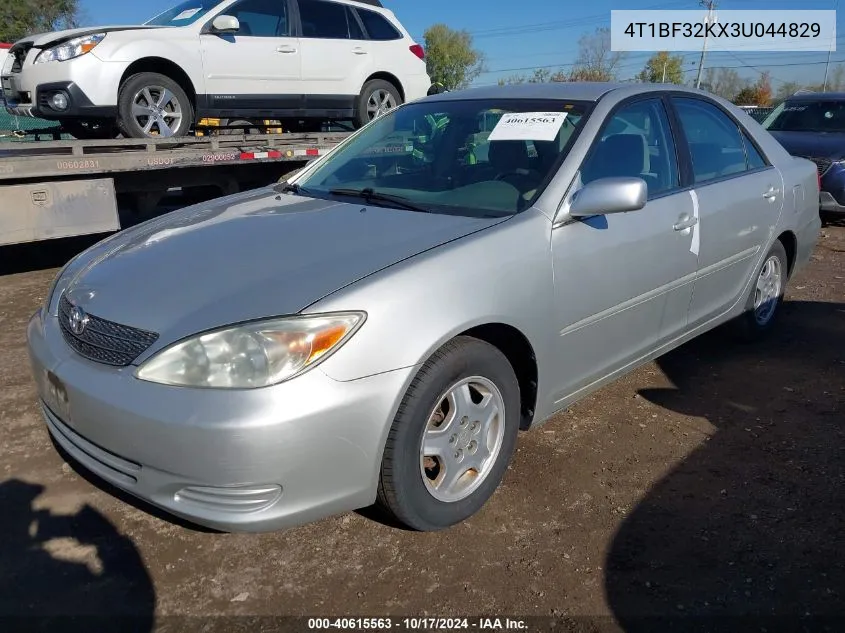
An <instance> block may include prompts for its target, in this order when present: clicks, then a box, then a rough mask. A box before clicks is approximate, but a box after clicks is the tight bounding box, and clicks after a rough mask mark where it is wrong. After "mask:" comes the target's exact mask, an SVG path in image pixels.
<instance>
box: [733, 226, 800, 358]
mask: <svg viewBox="0 0 845 633" xmlns="http://www.w3.org/2000/svg"><path fill="white" fill-rule="evenodd" d="M788 276H789V260H788V259H787V256H786V249H785V248H784V246H783V244H782V243H781V241H780V240H777V241H775V243H774V244H772V247H771V249H769V252H768V253H767V254H766V257H765V258H764V259H763V263H762V264H761V265H760V267H759V268H758V269H757V270H756V271H755V275H754V281H753V282H752V285H751V291H750V292H749V293H748V299H747V300H746V302H745V309H744V311H743V313H742V314H741V315H740V316H739V317H737V319H736V320H735V322H734V333H735V334H736V336H737V337H738V338H739V339H740V340H741V341H744V342H755V341H758V340H760V339H762V338H763V337H765V336H766V335H768V333H769V332H770V331H771V330H772V329H773V328H774V327H775V324H776V322H777V318H778V316H779V315H780V306H781V304H782V303H783V295H784V292H785V290H786V283H787V280H788Z"/></svg>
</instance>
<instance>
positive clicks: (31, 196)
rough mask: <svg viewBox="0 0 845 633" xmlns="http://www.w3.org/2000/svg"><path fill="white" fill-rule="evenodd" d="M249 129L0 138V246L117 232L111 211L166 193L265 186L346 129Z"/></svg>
mask: <svg viewBox="0 0 845 633" xmlns="http://www.w3.org/2000/svg"><path fill="white" fill-rule="evenodd" d="M251 131H253V130H244V131H238V130H226V132H225V133H223V134H211V135H209V134H205V135H203V136H189V137H181V138H162V139H117V140H90V141H89V140H48V141H40V140H35V141H25V142H16V141H10V142H2V143H0V246H5V245H10V244H22V243H27V242H38V241H42V240H50V239H56V238H63V237H72V236H80V235H92V234H97V233H108V232H114V231H118V230H120V229H121V228H122V227H121V220H120V215H119V212H120V213H126V212H128V213H130V214H133V215H136V216H141V217H143V216H146V215H150V214H155V213H156V210H157V209H158V208H159V205H160V203H161V202H162V200H163V199H164V198H165V197H166V196H167V195H168V194H169V193H170V192H172V191H174V190H181V193H182V194H183V197H184V198H185V199H186V200H187V201H188V203H190V202H199V201H202V200H207V199H211V198H214V197H218V196H222V195H228V194H232V193H237V192H239V191H245V190H248V189H253V188H257V187H262V186H266V185H269V184H272V183H275V182H278V181H280V180H283V179H284V178H285V177H287V175H288V174H290V173H291V172H293V171H295V170H297V169H299V168H301V167H302V166H304V165H305V164H306V163H308V162H309V161H311V160H313V159H314V158H316V157H318V156H321V155H323V154H325V153H326V152H328V151H329V150H331V149H332V148H333V147H334V146H335V145H337V144H338V143H339V142H340V141H341V140H343V139H344V138H346V137H347V136H348V135H349V134H350V133H351V132H346V131H343V132H316V133H311V132H308V133H294V132H284V133H269V134H251V133H250V132H251ZM44 132H45V133H47V134H49V133H51V132H50V131H47V130H45V131H44ZM28 134H33V131H28Z"/></svg>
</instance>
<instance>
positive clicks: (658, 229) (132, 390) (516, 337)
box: [28, 84, 820, 531]
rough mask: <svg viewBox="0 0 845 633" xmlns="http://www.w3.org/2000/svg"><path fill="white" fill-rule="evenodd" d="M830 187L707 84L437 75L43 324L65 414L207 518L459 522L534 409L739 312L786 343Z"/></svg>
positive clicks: (55, 427)
mask: <svg viewBox="0 0 845 633" xmlns="http://www.w3.org/2000/svg"><path fill="white" fill-rule="evenodd" d="M818 200H819V189H818V177H817V173H816V168H815V165H813V164H812V163H811V162H809V161H807V160H804V159H800V158H793V157H792V156H790V155H789V154H788V153H787V152H786V151H785V150H784V149H783V148H782V147H781V146H780V145H779V144H778V143H777V142H776V141H775V140H774V139H773V137H772V136H770V135H769V133H768V132H766V131H765V130H763V129H762V128H761V127H760V126H759V125H758V124H757V123H755V122H754V121H753V120H751V118H750V117H748V116H746V115H745V114H744V113H742V112H741V111H739V110H738V109H737V108H735V107H734V106H733V105H731V104H730V103H728V102H726V101H723V100H721V99H719V98H716V97H713V96H711V95H708V94H706V93H703V92H699V91H695V90H692V89H686V88H681V87H677V86H672V87H671V88H668V87H667V86H665V85H643V84H620V85H614V84H546V85H527V86H514V87H507V88H491V89H485V88H480V89H474V90H469V91H463V92H454V93H446V94H441V95H435V96H431V97H428V98H425V99H422V100H418V101H415V102H412V103H408V104H405V105H403V106H402V107H399V108H396V109H395V110H393V111H391V112H389V113H387V114H385V115H384V116H382V117H380V118H378V119H376V120H375V121H373V122H372V123H371V124H369V125H367V126H366V127H364V128H362V129H361V130H359V131H357V132H356V133H355V134H354V135H352V136H350V137H349V138H348V139H347V140H346V141H344V142H343V143H342V144H340V145H339V146H337V147H336V148H335V149H334V150H332V151H331V152H330V153H329V154H327V155H326V156H324V157H321V158H319V159H317V160H315V161H314V162H313V163H310V164H309V165H308V166H306V167H305V168H304V169H303V170H302V171H301V172H300V173H299V174H297V175H296V176H294V177H292V178H291V179H290V180H289V181H288V182H286V183H284V184H281V185H277V186H275V187H273V188H264V189H259V190H255V191H250V192H246V193H242V194H237V195H234V196H229V197H225V198H221V199H218V200H215V201H212V202H209V203H205V204H201V205H198V206H195V207H190V208H187V209H184V210H182V211H178V212H175V213H171V214H169V215H166V216H163V217H161V218H158V219H155V220H152V221H150V222H147V223H145V224H142V225H140V226H138V227H135V228H132V229H128V230H125V231H123V232H121V233H118V234H116V235H114V236H112V237H110V238H108V239H106V240H104V241H102V242H100V243H99V244H97V245H95V246H94V247H92V248H91V249H89V250H87V251H86V252H84V253H82V254H81V255H79V256H78V257H76V258H75V259H73V260H72V261H70V262H69V263H68V264H67V266H65V268H64V269H63V270H62V271H61V273H60V274H59V275H58V277H57V278H56V280H55V282H54V284H53V286H52V287H51V288H50V292H49V294H48V296H47V299H46V301H45V303H44V306H43V307H42V308H41V309H40V310H39V311H38V312H37V313H36V314H35V315H34V316H33V317H32V320H31V322H30V324H29V327H28V341H29V351H30V355H31V360H32V367H33V371H34V375H35V379H36V382H37V386H38V393H39V397H40V403H41V406H42V408H43V413H44V419H45V421H46V425H47V429H48V430H49V432H50V433H51V434H52V436H53V437H54V438H55V441H56V442H57V443H58V444H59V445H60V446H61V447H62V448H63V449H64V450H65V451H66V453H68V454H69V455H70V456H71V457H73V458H74V459H75V460H77V461H78V462H80V463H81V464H82V465H83V466H84V467H86V468H88V469H89V470H91V471H93V472H94V473H96V474H98V475H99V476H101V477H102V478H103V479H105V480H107V481H109V482H111V483H112V484H114V485H116V486H118V487H120V488H122V489H124V490H126V491H128V492H130V493H132V494H133V495H136V496H137V497H140V498H142V499H145V500H147V501H149V502H151V503H153V504H155V505H157V506H159V507H161V508H164V509H166V510H167V511H169V512H171V513H172V514H175V515H179V516H181V517H184V518H187V519H189V520H191V521H193V522H195V523H198V524H203V525H206V526H210V527H212V528H217V529H222V530H227V531H266V530H275V529H280V528H285V527H289V526H293V525H297V524H301V523H304V522H308V521H312V520H316V519H319V518H321V517H325V516H328V515H332V514H337V513H341V512H346V511H350V510H353V509H357V508H362V507H365V506H370V505H372V504H378V505H379V506H381V507H382V508H383V509H384V510H386V511H387V512H389V513H390V514H392V515H393V516H394V517H395V518H396V519H398V520H400V521H401V522H403V523H405V524H406V525H408V526H410V527H412V528H415V529H418V530H437V529H442V528H446V527H447V526H450V525H453V524H455V523H457V522H460V521H462V520H464V519H466V518H467V517H470V516H471V515H473V514H474V513H476V512H477V511H478V510H479V509H480V508H481V507H482V506H483V505H484V504H485V503H486V501H487V500H488V499H489V498H490V497H491V495H492V494H493V492H494V491H495V489H496V488H497V486H498V485H499V483H500V481H501V479H502V476H503V474H504V473H505V471H506V469H507V466H508V462H509V460H510V458H511V456H512V454H513V451H514V446H515V444H516V441H517V436H518V434H519V431H520V430H529V429H534V428H536V427H538V426H539V425H540V424H542V423H543V422H544V421H546V420H548V419H549V418H550V417H551V416H553V415H554V414H555V413H556V412H558V411H561V410H562V409H564V408H565V407H567V406H569V405H570V404H572V403H573V402H575V401H577V400H578V399H580V398H582V397H584V396H585V395H587V394H589V393H590V392H593V391H594V390H596V389H598V388H599V387H601V386H602V385H604V384H606V383H608V382H609V381H611V380H614V379H616V378H618V377H620V376H622V375H624V374H625V373H627V372H629V371H631V370H632V369H634V368H636V367H637V366H639V365H642V364H643V363H646V362H647V361H649V360H651V359H653V358H655V357H656V356H659V355H661V354H664V353H665V352H667V351H669V350H671V349H672V348H675V347H677V346H678V345H681V344H682V343H684V342H685V341H688V340H690V339H691V338H693V337H695V336H698V335H699V334H701V333H703V332H705V331H707V330H710V329H712V328H714V327H716V326H719V325H721V324H728V322H730V323H729V326H730V327H732V328H735V330H736V332H737V333H739V334H742V335H743V336H745V337H746V338H756V337H759V336H762V335H765V334H766V332H768V331H769V330H770V329H771V328H772V327H773V326H774V324H775V323H776V319H777V316H778V306H779V305H780V302H781V300H782V297H783V292H784V287H785V286H786V284H787V282H788V280H789V279H790V277H791V276H792V275H794V274H795V273H796V272H797V271H798V270H800V269H801V268H802V267H803V266H804V265H805V264H806V263H807V261H808V259H809V257H810V254H811V251H812V250H813V248H814V245H815V243H816V240H817V239H818V233H819V227H820V221H819V203H818ZM526 494H531V493H530V486H526Z"/></svg>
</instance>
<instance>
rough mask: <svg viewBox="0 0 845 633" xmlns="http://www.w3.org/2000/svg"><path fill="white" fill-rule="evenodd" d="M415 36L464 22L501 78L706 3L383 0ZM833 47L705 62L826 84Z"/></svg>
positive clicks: (102, 10)
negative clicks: (650, 13) (620, 15)
mask: <svg viewBox="0 0 845 633" xmlns="http://www.w3.org/2000/svg"><path fill="white" fill-rule="evenodd" d="M178 2H179V0H145V2H137V3H136V2H127V1H125V0H117V1H115V0H80V3H81V8H82V18H83V25H86V26H87V25H97V24H127V23H138V22H143V21H145V20H147V19H149V18H150V17H152V16H153V15H156V14H158V13H160V12H161V11H163V10H165V9H167V8H169V7H170V6H172V5H174V4H178ZM382 3H383V4H384V6H385V7H387V8H389V9H391V10H392V11H393V12H394V13H395V14H396V16H397V17H398V18H399V20H400V21H401V22H402V23H403V24H404V25H405V28H406V29H407V30H408V31H409V32H410V33H411V35H412V36H413V37H414V38H415V39H417V41H419V42H420V43H422V39H423V38H422V34H423V32H424V31H425V30H426V28H428V27H429V26H431V25H432V24H434V23H437V22H443V23H445V24H447V25H448V26H450V27H451V28H454V29H466V30H467V31H469V32H470V34H471V35H472V36H473V41H474V44H475V46H476V48H478V49H480V50H481V51H482V52H483V53H484V54H485V58H486V69H487V71H486V72H485V73H483V74H482V75H480V76H478V77H477V78H476V79H475V81H474V84H475V85H484V84H495V83H496V82H497V81H498V79H500V78H505V77H510V76H513V75H531V74H532V70H533V69H534V68H537V67H541V66H542V67H546V68H548V69H549V70H550V71H551V72H555V71H556V70H558V68H560V67H561V66H564V67H565V66H566V65H571V64H572V63H573V62H574V61H575V58H576V56H577V54H578V39H579V38H580V37H581V35H583V34H584V33H586V32H592V31H594V30H595V29H596V28H599V27H603V26H610V11H611V10H612V9H628V10H631V9H675V10H682V9H700V8H701V7H700V5H699V2H698V0H591V1H584V0H517V1H514V0H424V1H420V0H382ZM838 3H839V0H718V8H717V11H718V9H723V10H728V9H730V10H748V9H769V10H773V9H780V10H790V9H792V10H795V9H803V10H806V9H834V8H837V6H838ZM843 23H845V2H843V10H842V11H841V12H837V29H836V30H837V33H839V31H840V30H842V34H841V35H837V47H838V48H839V50H834V51H833V53H832V55H831V68H834V67H835V64H836V62H842V63H845V30H843V29H841V28H840V27H841V26H842V25H843ZM683 55H684V68H685V71H686V73H685V75H686V76H687V77H689V78H691V79H692V78H694V77H695V75H696V72H697V67H698V66H697V64H698V61H699V57H700V53H692V52H687V53H683ZM649 56H650V53H642V52H638V53H627V56H626V58H625V59H624V60H623V61H622V63H621V65H620V67H619V78H620V79H628V78H631V77H633V76H634V75H636V74H637V73H638V72H639V71H640V70H641V69H642V67H643V65H644V63H645V61H646V59H648V57H649ZM827 59H828V53H827V52H806V51H805V52H783V53H761V52H745V53H739V52H735V53H733V54H732V53H728V52H714V53H710V52H708V54H707V57H706V59H705V68H707V67H719V66H722V67H733V68H735V69H736V70H737V71H738V72H739V73H740V75H742V76H743V77H747V78H749V79H751V80H754V79H756V78H757V77H758V76H759V74H760V73H761V72H763V71H767V70H768V71H769V72H770V74H771V78H772V85H773V88H774V89H775V90H777V88H778V86H779V85H781V84H783V83H784V82H791V81H799V82H803V83H821V81H822V79H823V77H824V72H825V64H826V62H827Z"/></svg>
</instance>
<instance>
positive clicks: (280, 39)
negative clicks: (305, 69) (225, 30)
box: [200, 0, 302, 115]
mask: <svg viewBox="0 0 845 633" xmlns="http://www.w3.org/2000/svg"><path fill="white" fill-rule="evenodd" d="M222 13H223V14H224V15H231V16H234V17H236V18H238V21H239V22H240V30H239V31H238V32H237V33H235V34H221V35H218V34H214V33H203V34H202V36H201V40H200V41H201V46H202V56H203V68H204V71H205V82H206V93H207V94H208V107H209V108H211V109H212V110H224V111H225V110H233V111H239V112H244V111H252V112H253V113H254V114H256V115H259V114H267V115H270V114H272V113H279V112H280V111H284V110H299V109H300V108H301V107H302V89H301V84H300V79H301V73H302V52H301V50H300V44H299V39H298V38H297V37H295V36H294V35H293V30H292V24H293V21H292V19H291V16H292V11H291V7H290V2H288V0H241V1H240V2H236V3H235V4H233V5H231V6H230V7H227V8H226V9H225V10H224V11H223V12H222Z"/></svg>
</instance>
